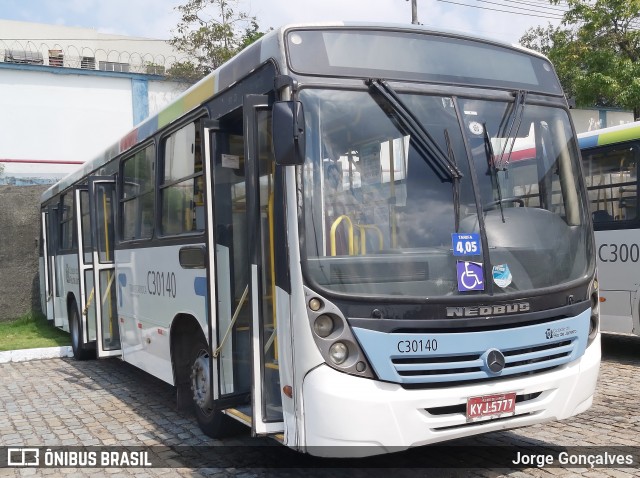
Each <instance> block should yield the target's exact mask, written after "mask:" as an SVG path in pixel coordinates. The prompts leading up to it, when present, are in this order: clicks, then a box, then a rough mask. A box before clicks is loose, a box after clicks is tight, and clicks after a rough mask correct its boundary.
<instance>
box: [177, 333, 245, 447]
mask: <svg viewBox="0 0 640 478" xmlns="http://www.w3.org/2000/svg"><path fill="white" fill-rule="evenodd" d="M192 347H193V348H192V349H191V354H190V358H189V368H188V370H187V373H188V379H189V385H190V392H191V401H192V403H193V410H194V412H195V415H196V419H197V421H198V425H199V426H200V429H201V430H202V432H203V433H204V434H205V435H207V436H210V437H211V438H225V437H229V436H234V435H238V434H240V433H242V432H243V431H246V430H247V427H246V426H244V425H243V424H242V423H240V422H238V421H237V420H235V419H233V418H231V417H229V416H228V415H225V414H224V413H222V412H221V411H220V410H215V409H213V407H212V402H211V399H212V396H213V392H212V391H211V387H209V386H208V385H207V382H208V375H209V374H208V365H207V367H205V366H204V364H205V363H206V364H208V363H209V348H208V347H207V343H206V341H205V340H204V338H203V337H199V338H198V339H197V340H196V341H195V343H193V345H192ZM207 387H208V390H209V391H207Z"/></svg>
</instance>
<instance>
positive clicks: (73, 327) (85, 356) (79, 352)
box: [69, 302, 96, 360]
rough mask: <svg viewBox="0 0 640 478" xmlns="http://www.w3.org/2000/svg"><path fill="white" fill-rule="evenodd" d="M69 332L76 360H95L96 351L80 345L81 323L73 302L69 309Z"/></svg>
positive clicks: (88, 346) (85, 345)
mask: <svg viewBox="0 0 640 478" xmlns="http://www.w3.org/2000/svg"><path fill="white" fill-rule="evenodd" d="M69 332H70V333H71V348H72V349H73V357H74V358H75V359H76V360H91V359H94V358H96V350H95V348H94V347H91V346H90V345H87V344H83V343H82V321H81V320H80V314H79V313H78V306H77V305H76V303H75V302H73V303H72V304H71V306H70V307H69Z"/></svg>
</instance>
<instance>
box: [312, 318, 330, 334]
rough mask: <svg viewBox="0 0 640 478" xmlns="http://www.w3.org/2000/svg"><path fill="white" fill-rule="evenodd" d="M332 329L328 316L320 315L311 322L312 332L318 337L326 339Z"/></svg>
mask: <svg viewBox="0 0 640 478" xmlns="http://www.w3.org/2000/svg"><path fill="white" fill-rule="evenodd" d="M333 329H334V327H333V319H332V318H331V316H329V315H326V314H322V315H320V316H318V318H317V319H316V320H315V321H314V322H313V331H314V332H315V333H316V334H318V336H319V337H322V338H325V337H328V336H329V335H331V332H333Z"/></svg>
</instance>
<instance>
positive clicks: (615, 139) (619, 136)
mask: <svg viewBox="0 0 640 478" xmlns="http://www.w3.org/2000/svg"><path fill="white" fill-rule="evenodd" d="M639 138H640V125H636V126H632V127H630V128H624V129H619V130H617V131H606V132H602V133H599V134H594V135H593V136H587V137H585V138H579V139H578V144H579V145H580V149H586V148H594V147H596V146H606V145H608V144H616V143H624V142H625V141H631V140H634V139H639Z"/></svg>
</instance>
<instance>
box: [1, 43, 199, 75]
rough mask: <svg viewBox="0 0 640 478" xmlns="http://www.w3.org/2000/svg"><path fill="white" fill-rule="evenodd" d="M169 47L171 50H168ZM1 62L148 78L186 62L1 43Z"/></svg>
mask: <svg viewBox="0 0 640 478" xmlns="http://www.w3.org/2000/svg"><path fill="white" fill-rule="evenodd" d="M167 48H169V47H167ZM2 51H4V54H1V53H0V62H4V63H15V64H22V65H44V66H51V67H55V68H79V69H83V70H101V71H116V72H125V73H140V74H147V75H165V73H166V72H167V71H168V70H169V68H171V65H172V64H174V63H176V62H182V61H186V60H187V58H186V57H183V58H178V57H177V56H175V55H163V54H151V53H138V52H130V51H122V50H114V49H112V50H107V49H103V48H96V49H92V48H87V47H76V46H73V45H68V46H65V47H63V46H61V45H59V44H57V43H56V44H51V45H49V44H46V43H36V42H33V41H23V42H21V41H17V40H11V41H5V40H0V52H2Z"/></svg>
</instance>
